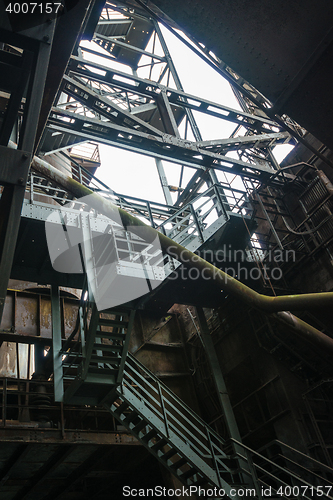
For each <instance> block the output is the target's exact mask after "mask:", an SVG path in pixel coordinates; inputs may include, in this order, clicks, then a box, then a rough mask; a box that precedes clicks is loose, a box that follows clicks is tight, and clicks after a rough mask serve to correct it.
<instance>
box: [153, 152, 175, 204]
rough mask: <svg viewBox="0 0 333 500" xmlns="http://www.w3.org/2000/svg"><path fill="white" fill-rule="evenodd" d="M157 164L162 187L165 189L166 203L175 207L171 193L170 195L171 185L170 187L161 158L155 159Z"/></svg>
mask: <svg viewBox="0 0 333 500" xmlns="http://www.w3.org/2000/svg"><path fill="white" fill-rule="evenodd" d="M155 163H156V167H157V172H158V176H159V178H160V182H161V186H162V189H163V194H164V198H165V202H166V204H167V205H173V201H172V198H171V193H170V189H169V185H168V180H167V177H166V175H165V171H164V167H163V163H162V160H160V159H159V158H155Z"/></svg>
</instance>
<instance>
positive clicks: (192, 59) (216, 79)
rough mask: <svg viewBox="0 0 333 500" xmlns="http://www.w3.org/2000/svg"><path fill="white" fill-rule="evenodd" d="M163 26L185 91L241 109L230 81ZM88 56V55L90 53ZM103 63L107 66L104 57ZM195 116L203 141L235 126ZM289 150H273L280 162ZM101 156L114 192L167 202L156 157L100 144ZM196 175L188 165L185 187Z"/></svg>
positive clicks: (170, 167)
mask: <svg viewBox="0 0 333 500" xmlns="http://www.w3.org/2000/svg"><path fill="white" fill-rule="evenodd" d="M161 29H162V32H163V35H164V37H165V40H166V42H167V45H168V48H169V51H170V54H171V57H172V58H173V61H174V64H175V67H176V70H177V72H178V75H179V77H180V80H181V83H182V85H183V88H184V90H185V91H186V92H187V93H190V94H193V95H196V96H199V97H204V98H208V99H209V100H210V101H214V102H217V103H220V104H224V105H226V106H228V107H230V108H234V109H240V106H239V103H238V101H237V99H236V97H235V95H234V93H233V92H232V89H231V87H230V85H229V83H228V82H227V81H226V80H225V79H224V78H223V77H222V76H220V75H219V74H218V73H217V72H216V71H214V69H212V68H211V67H210V66H209V65H207V64H206V63H205V62H204V61H203V60H202V59H200V57H199V56H197V55H196V54H195V53H194V52H192V51H191V49H189V48H188V47H187V46H186V45H184V44H183V43H182V42H181V41H180V40H178V39H177V38H176V37H175V36H174V35H173V34H172V33H170V32H169V31H168V30H167V29H166V28H164V27H163V26H161ZM87 44H88V45H87ZM82 45H83V46H89V42H83V44H82ZM93 48H94V50H98V47H97V46H96V44H93ZM101 50H102V49H101ZM85 57H86V58H88V54H87V53H85ZM94 60H96V59H94ZM147 62H148V61H147ZM102 64H103V65H105V59H103V61H102ZM112 66H115V63H112ZM116 66H117V68H119V69H120V70H121V71H123V72H128V73H130V68H126V67H125V66H124V65H120V64H118V63H116ZM143 71H145V70H141V74H140V72H139V73H138V74H139V76H142V77H147V76H146V75H145V74H143V73H142V72H143ZM194 116H195V119H196V121H197V124H198V126H199V129H200V132H201V135H202V137H203V140H208V139H223V138H227V137H229V136H230V134H231V133H232V131H233V130H234V128H235V125H234V124H232V123H228V122H227V121H224V120H221V119H218V118H215V117H211V116H207V115H204V114H203V113H199V112H194ZM290 149H291V147H290V146H278V147H277V148H276V149H275V151H274V154H275V156H276V158H277V159H278V161H281V160H282V158H283V157H284V156H285V155H286V154H287V153H288V152H289V151H290ZM100 155H101V162H102V164H101V167H100V168H99V169H98V173H97V176H98V177H99V178H100V179H101V180H102V181H103V182H105V183H106V184H108V185H109V186H110V187H111V188H112V189H113V190H114V191H115V192H118V193H123V194H127V195H129V196H136V197H140V198H145V199H149V200H152V201H157V202H161V203H164V202H165V199H164V195H163V191H162V188H161V184H160V181H159V177H158V173H157V169H156V165H155V161H154V159H153V158H149V157H147V156H146V155H139V154H136V153H132V152H129V151H125V150H122V149H119V148H114V147H110V146H105V145H100ZM163 163H164V168H165V172H166V175H167V179H168V183H169V184H171V185H178V184H179V176H180V166H179V165H175V164H171V163H168V162H163ZM193 174H194V170H193V169H190V168H185V171H184V178H183V179H184V180H183V184H182V185H183V187H184V185H185V184H186V183H187V181H188V180H189V179H190V178H191V176H192V175H193ZM218 177H219V178H220V180H225V178H224V174H223V173H218ZM174 196H175V195H174Z"/></svg>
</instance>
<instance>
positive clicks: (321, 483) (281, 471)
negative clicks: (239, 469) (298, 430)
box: [230, 438, 333, 500]
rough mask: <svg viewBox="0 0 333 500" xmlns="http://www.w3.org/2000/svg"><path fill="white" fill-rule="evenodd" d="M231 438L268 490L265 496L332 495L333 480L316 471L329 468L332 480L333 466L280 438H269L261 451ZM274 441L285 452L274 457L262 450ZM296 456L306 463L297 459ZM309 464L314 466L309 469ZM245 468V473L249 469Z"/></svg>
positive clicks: (308, 499) (305, 498) (301, 499)
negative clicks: (269, 440) (319, 460)
mask: <svg viewBox="0 0 333 500" xmlns="http://www.w3.org/2000/svg"><path fill="white" fill-rule="evenodd" d="M230 441H231V442H233V443H234V444H236V445H237V448H236V449H237V452H236V456H237V457H238V458H239V459H241V460H242V461H247V463H248V464H249V466H250V468H251V469H252V470H253V475H255V477H256V480H257V481H258V483H259V485H260V486H261V491H263V490H264V491H265V493H264V496H273V497H275V496H276V497H277V498H288V499H289V500H291V499H296V498H297V499H298V500H312V499H313V498H318V497H322V498H328V499H330V500H332V499H333V482H332V481H330V480H328V479H327V478H326V477H323V476H320V475H319V474H317V473H316V472H314V470H318V469H320V470H321V471H327V472H328V473H329V474H331V478H332V480H333V469H331V468H330V467H328V466H326V465H325V464H322V463H320V462H318V461H317V460H315V459H313V458H311V457H309V456H308V455H305V454H304V453H302V452H300V451H298V450H296V449H295V448H292V447H291V446H289V445H287V444H285V443H283V442H281V441H278V440H274V441H272V442H270V443H269V444H267V445H265V446H264V447H263V448H261V449H260V450H259V451H254V450H252V449H251V448H249V447H248V446H245V445H244V444H243V443H240V442H239V441H237V440H235V439H233V438H230ZM274 444H275V445H278V446H279V447H280V448H281V449H283V450H284V451H285V453H284V454H283V455H282V454H281V453H278V454H277V455H276V456H275V457H274V460H273V458H268V457H266V456H264V455H263V454H262V453H263V452H265V451H267V449H268V448H270V447H271V446H272V445H274ZM239 449H242V450H243V452H239V451H238V450H239ZM288 454H289V456H288ZM296 457H297V458H299V459H300V460H301V461H303V463H304V464H306V465H300V464H299V463H297V462H296V461H295V460H296ZM310 466H311V469H312V468H313V469H314V470H310V469H309V467H310ZM244 472H245V473H246V471H244ZM305 478H306V479H305ZM310 481H311V482H310ZM268 492H270V493H268Z"/></svg>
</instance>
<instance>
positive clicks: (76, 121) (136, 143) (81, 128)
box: [49, 108, 275, 178]
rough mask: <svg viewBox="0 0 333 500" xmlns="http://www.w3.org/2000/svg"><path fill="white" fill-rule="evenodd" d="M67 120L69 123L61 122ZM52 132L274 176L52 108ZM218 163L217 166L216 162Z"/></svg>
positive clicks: (265, 167)
mask: <svg viewBox="0 0 333 500" xmlns="http://www.w3.org/2000/svg"><path fill="white" fill-rule="evenodd" d="M60 117H68V118H70V121H65V120H63V119H60ZM49 129H52V130H57V131H60V132H66V133H70V134H73V135H75V136H77V137H80V138H81V139H82V140H84V139H86V140H91V139H92V138H94V140H96V141H98V142H101V143H104V144H108V145H110V146H116V147H121V148H123V149H128V150H130V151H135V152H138V153H145V154H147V155H148V156H153V157H155V158H160V159H162V160H167V161H171V162H175V163H179V164H180V165H185V166H188V167H191V168H201V169H202V170H204V171H206V170H207V168H214V169H216V170H221V171H224V172H231V173H235V174H238V175H244V176H246V177H248V178H259V177H260V174H263V175H264V174H266V175H267V174H273V173H275V170H273V169H272V168H271V167H270V165H269V164H268V162H265V163H260V164H259V163H256V164H254V163H247V162H244V161H241V160H237V159H234V158H230V157H227V156H225V155H222V154H220V153H214V152H211V151H207V150H205V149H201V148H198V147H197V146H196V143H195V142H191V141H188V140H185V139H178V138H176V137H174V136H171V135H168V134H163V136H162V137H157V136H155V137H154V136H152V135H151V134H147V133H144V132H140V131H137V130H135V129H130V128H127V127H122V126H120V125H115V124H112V123H110V122H101V121H100V120H97V119H95V118H87V117H84V116H81V115H78V114H77V113H72V112H70V111H65V110H63V109H57V108H53V110H52V114H51V116H50V119H49ZM214 161H215V163H213V162H214Z"/></svg>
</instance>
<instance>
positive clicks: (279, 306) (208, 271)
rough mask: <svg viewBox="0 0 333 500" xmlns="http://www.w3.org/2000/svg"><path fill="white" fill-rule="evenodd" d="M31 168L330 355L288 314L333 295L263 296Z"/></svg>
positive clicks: (331, 343) (77, 187)
mask: <svg viewBox="0 0 333 500" xmlns="http://www.w3.org/2000/svg"><path fill="white" fill-rule="evenodd" d="M31 166H32V168H33V169H34V170H37V171H38V172H39V173H40V174H42V175H44V176H45V177H47V178H49V179H50V180H53V181H54V182H56V183H57V184H59V185H61V186H62V187H63V188H65V189H66V190H67V191H69V192H70V193H72V194H73V195H74V196H75V197H76V198H82V197H84V196H89V204H90V205H91V206H92V208H94V209H95V210H97V211H98V212H100V213H103V214H104V215H106V216H107V217H109V218H110V219H111V220H119V216H120V218H121V221H122V224H123V226H124V227H125V228H126V227H131V231H133V232H134V233H135V228H136V227H138V228H140V230H139V231H138V234H139V236H140V237H142V238H145V239H146V241H154V240H155V238H156V235H158V237H159V240H160V244H161V248H162V249H163V250H164V251H165V252H166V253H167V254H169V255H171V257H175V256H177V259H178V260H179V261H180V262H181V263H182V264H183V265H184V266H185V267H187V268H192V267H194V268H196V269H198V270H199V272H201V273H202V275H203V276H204V277H205V279H212V280H215V281H217V282H218V283H219V284H220V285H221V289H222V290H225V291H227V292H229V293H231V294H233V295H235V296H236V297H238V298H239V299H240V300H242V301H244V302H246V303H247V304H249V305H250V306H251V307H254V308H256V309H260V310H262V311H264V312H266V313H277V314H275V315H274V316H275V318H276V319H278V320H279V321H280V322H281V323H283V324H285V325H287V326H288V327H289V328H291V329H292V330H294V331H295V332H296V333H297V334H298V335H300V336H301V337H302V338H303V339H304V340H306V341H307V342H310V343H311V344H314V345H316V346H317V347H319V348H321V349H324V350H325V352H328V351H329V352H332V354H333V339H331V338H330V337H328V336H327V335H325V334H323V333H322V332H320V331H319V330H317V329H316V328H314V327H312V326H311V325H309V324H307V323H305V322H304V321H302V320H300V319H299V318H297V317H296V316H294V315H293V314H291V313H290V312H289V310H290V309H292V310H305V309H311V308H317V307H328V306H332V305H333V292H321V293H307V294H302V295H284V296H279V297H269V296H267V295H262V294H260V293H258V292H256V291H254V290H252V289H251V288H249V287H248V286H246V285H244V284H243V283H241V282H240V281H238V280H236V279H235V278H233V277H232V276H229V275H228V274H227V273H225V272H223V271H221V270H220V269H218V268H217V267H215V266H213V265H212V264H210V263H209V262H207V261H205V260H204V259H202V258H201V257H199V256H198V255H196V254H194V253H193V252H191V251H190V250H187V249H186V248H185V247H183V246H181V245H179V244H178V243H176V242H175V241H173V240H171V239H170V238H168V237H167V236H165V235H164V234H162V233H159V232H158V231H156V230H155V229H154V228H152V227H151V226H147V225H146V224H145V223H143V222H141V221H140V220H139V219H137V218H136V217H133V216H132V215H130V214H129V213H127V212H125V210H122V209H121V208H119V207H117V206H116V205H113V204H112V203H111V202H110V201H109V200H107V199H105V198H103V197H102V196H100V195H99V194H97V193H94V192H93V191H92V190H91V189H89V188H88V187H86V186H83V185H82V184H80V183H79V182H77V181H75V180H74V179H72V178H71V177H69V176H68V175H66V174H65V173H63V172H61V171H60V170H57V169H56V168H55V167H53V166H52V165H50V164H48V163H47V162H45V161H43V160H41V159H40V158H37V157H34V159H33V161H32V165H31Z"/></svg>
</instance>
